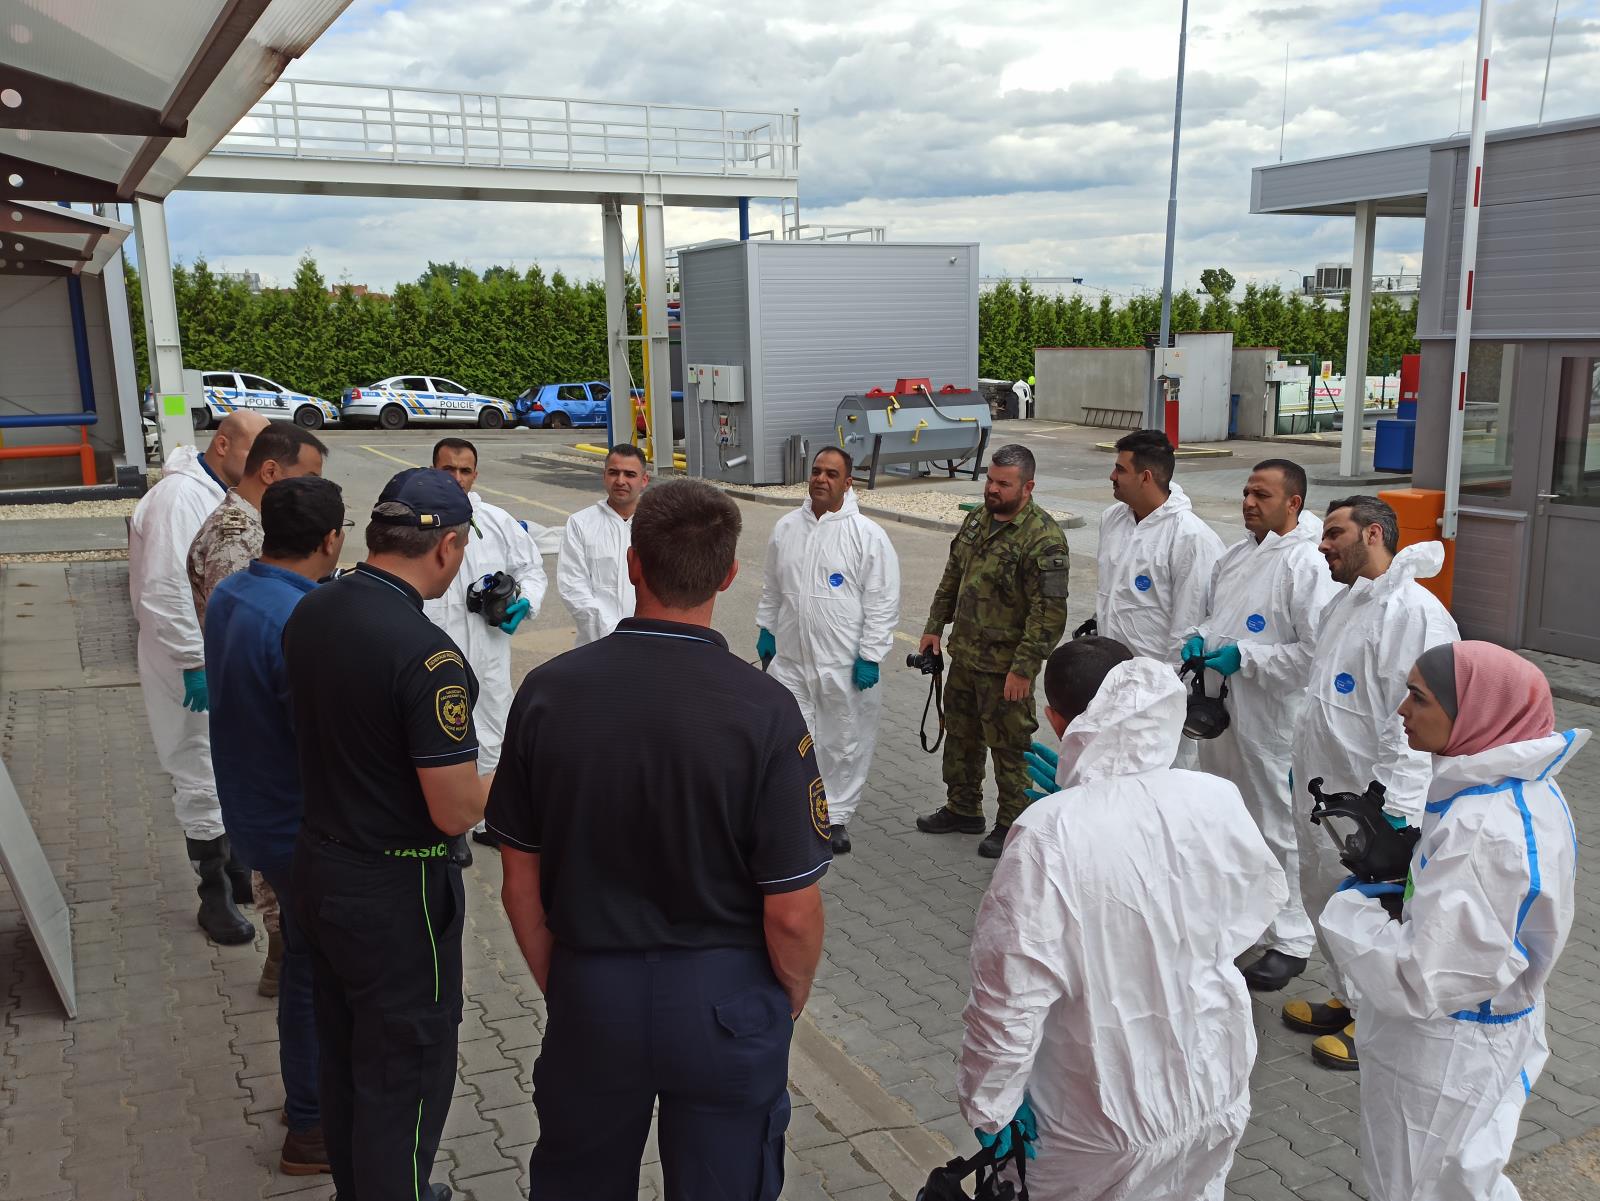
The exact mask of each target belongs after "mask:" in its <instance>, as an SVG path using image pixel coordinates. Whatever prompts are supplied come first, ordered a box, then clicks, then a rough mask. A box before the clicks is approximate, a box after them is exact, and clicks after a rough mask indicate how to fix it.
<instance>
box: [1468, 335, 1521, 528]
mask: <svg viewBox="0 0 1600 1201" xmlns="http://www.w3.org/2000/svg"><path fill="white" fill-rule="evenodd" d="M1521 363H1522V347H1521V346H1520V345H1518V344H1517V343H1515V342H1474V343H1473V344H1472V358H1471V362H1470V366H1469V367H1468V370H1467V411H1466V425H1465V428H1464V429H1463V431H1462V436H1461V491H1462V492H1463V493H1465V494H1470V495H1472V496H1476V497H1495V496H1499V497H1503V496H1509V495H1510V494H1511V467H1512V452H1513V450H1514V445H1513V433H1514V432H1515V431H1514V426H1515V424H1516V417H1515V413H1514V411H1513V409H1512V405H1513V403H1514V401H1515V399H1516V392H1517V368H1518V367H1519V366H1520V365H1521Z"/></svg>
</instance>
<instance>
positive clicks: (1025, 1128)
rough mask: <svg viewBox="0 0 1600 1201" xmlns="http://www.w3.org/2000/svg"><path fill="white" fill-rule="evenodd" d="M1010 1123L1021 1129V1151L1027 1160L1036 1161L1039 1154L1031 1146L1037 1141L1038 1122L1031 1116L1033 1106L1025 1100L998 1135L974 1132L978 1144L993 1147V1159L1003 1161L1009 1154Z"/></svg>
mask: <svg viewBox="0 0 1600 1201" xmlns="http://www.w3.org/2000/svg"><path fill="white" fill-rule="evenodd" d="M1012 1122H1015V1123H1017V1124H1019V1125H1020V1126H1021V1127H1022V1149H1023V1151H1024V1153H1025V1154H1026V1155H1027V1157H1028V1158H1029V1159H1038V1158H1039V1153H1038V1152H1037V1151H1035V1150H1034V1149H1033V1144H1034V1143H1036V1142H1038V1141H1039V1120H1038V1119H1037V1118H1036V1117H1034V1116H1033V1106H1032V1105H1029V1104H1028V1101H1027V1098H1026V1097H1024V1098H1023V1101H1022V1108H1021V1109H1019V1110H1017V1113H1016V1116H1015V1117H1013V1118H1012V1119H1011V1121H1010V1122H1007V1123H1006V1124H1005V1126H1004V1127H1002V1128H1001V1130H1000V1132H999V1133H998V1134H989V1133H988V1132H987V1131H983V1130H974V1131H973V1132H972V1133H973V1134H975V1135H977V1136H978V1144H979V1145H980V1146H983V1147H993V1148H994V1157H995V1159H997V1160H999V1159H1004V1158H1005V1157H1006V1156H1007V1155H1010V1154H1011V1125H1012Z"/></svg>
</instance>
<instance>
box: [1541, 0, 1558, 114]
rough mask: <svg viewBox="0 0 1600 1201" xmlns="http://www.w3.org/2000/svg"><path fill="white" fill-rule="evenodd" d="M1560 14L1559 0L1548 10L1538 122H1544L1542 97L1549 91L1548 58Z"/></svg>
mask: <svg viewBox="0 0 1600 1201" xmlns="http://www.w3.org/2000/svg"><path fill="white" fill-rule="evenodd" d="M1559 16H1561V0H1556V3H1555V7H1554V8H1552V9H1551V10H1550V44H1549V45H1548V46H1546V47H1545V51H1544V85H1543V86H1542V87H1540V89H1539V124H1540V125H1543V124H1544V98H1545V96H1546V95H1547V94H1548V93H1549V91H1550V60H1551V59H1552V58H1553V57H1555V52H1556V18H1558V17H1559Z"/></svg>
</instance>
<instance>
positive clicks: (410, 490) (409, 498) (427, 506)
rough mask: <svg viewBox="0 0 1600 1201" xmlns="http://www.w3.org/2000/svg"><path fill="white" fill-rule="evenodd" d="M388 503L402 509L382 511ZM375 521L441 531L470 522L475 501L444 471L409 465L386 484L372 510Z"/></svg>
mask: <svg viewBox="0 0 1600 1201" xmlns="http://www.w3.org/2000/svg"><path fill="white" fill-rule="evenodd" d="M387 505H397V506H400V508H399V509H394V510H391V511H389V512H382V511H380V510H383V509H384V507H385V506H387ZM401 509H403V510H404V511H403V512H402V511H401ZM372 520H373V521H376V522H379V523H381V524H383V525H413V526H416V527H418V528H419V529H424V530H442V529H447V528H449V527H450V526H454V525H466V524H467V522H469V521H471V520H472V502H471V501H469V500H468V499H467V494H466V493H465V492H463V491H462V490H461V486H460V485H459V484H457V483H456V482H455V480H454V479H452V478H451V477H450V476H449V475H447V474H446V473H445V472H443V471H438V470H436V469H435V468H432V467H408V468H406V470H404V471H402V472H401V473H400V474H399V475H397V476H395V477H394V478H393V479H392V480H390V481H389V482H388V483H387V484H385V485H384V488H383V492H382V493H381V494H380V495H379V497H378V503H377V505H376V506H374V508H373V510H372Z"/></svg>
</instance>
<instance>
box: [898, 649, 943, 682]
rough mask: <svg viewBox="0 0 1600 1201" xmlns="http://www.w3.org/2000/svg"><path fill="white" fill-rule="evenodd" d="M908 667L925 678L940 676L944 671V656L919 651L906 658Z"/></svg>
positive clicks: (937, 653) (934, 652) (932, 652)
mask: <svg viewBox="0 0 1600 1201" xmlns="http://www.w3.org/2000/svg"><path fill="white" fill-rule="evenodd" d="M906 666H907V667H912V668H915V669H916V670H917V671H920V672H921V673H922V674H923V675H925V676H936V675H940V674H941V673H943V671H944V656H943V655H941V654H940V653H939V652H938V651H918V652H917V653H916V654H914V655H907V656H906Z"/></svg>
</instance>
